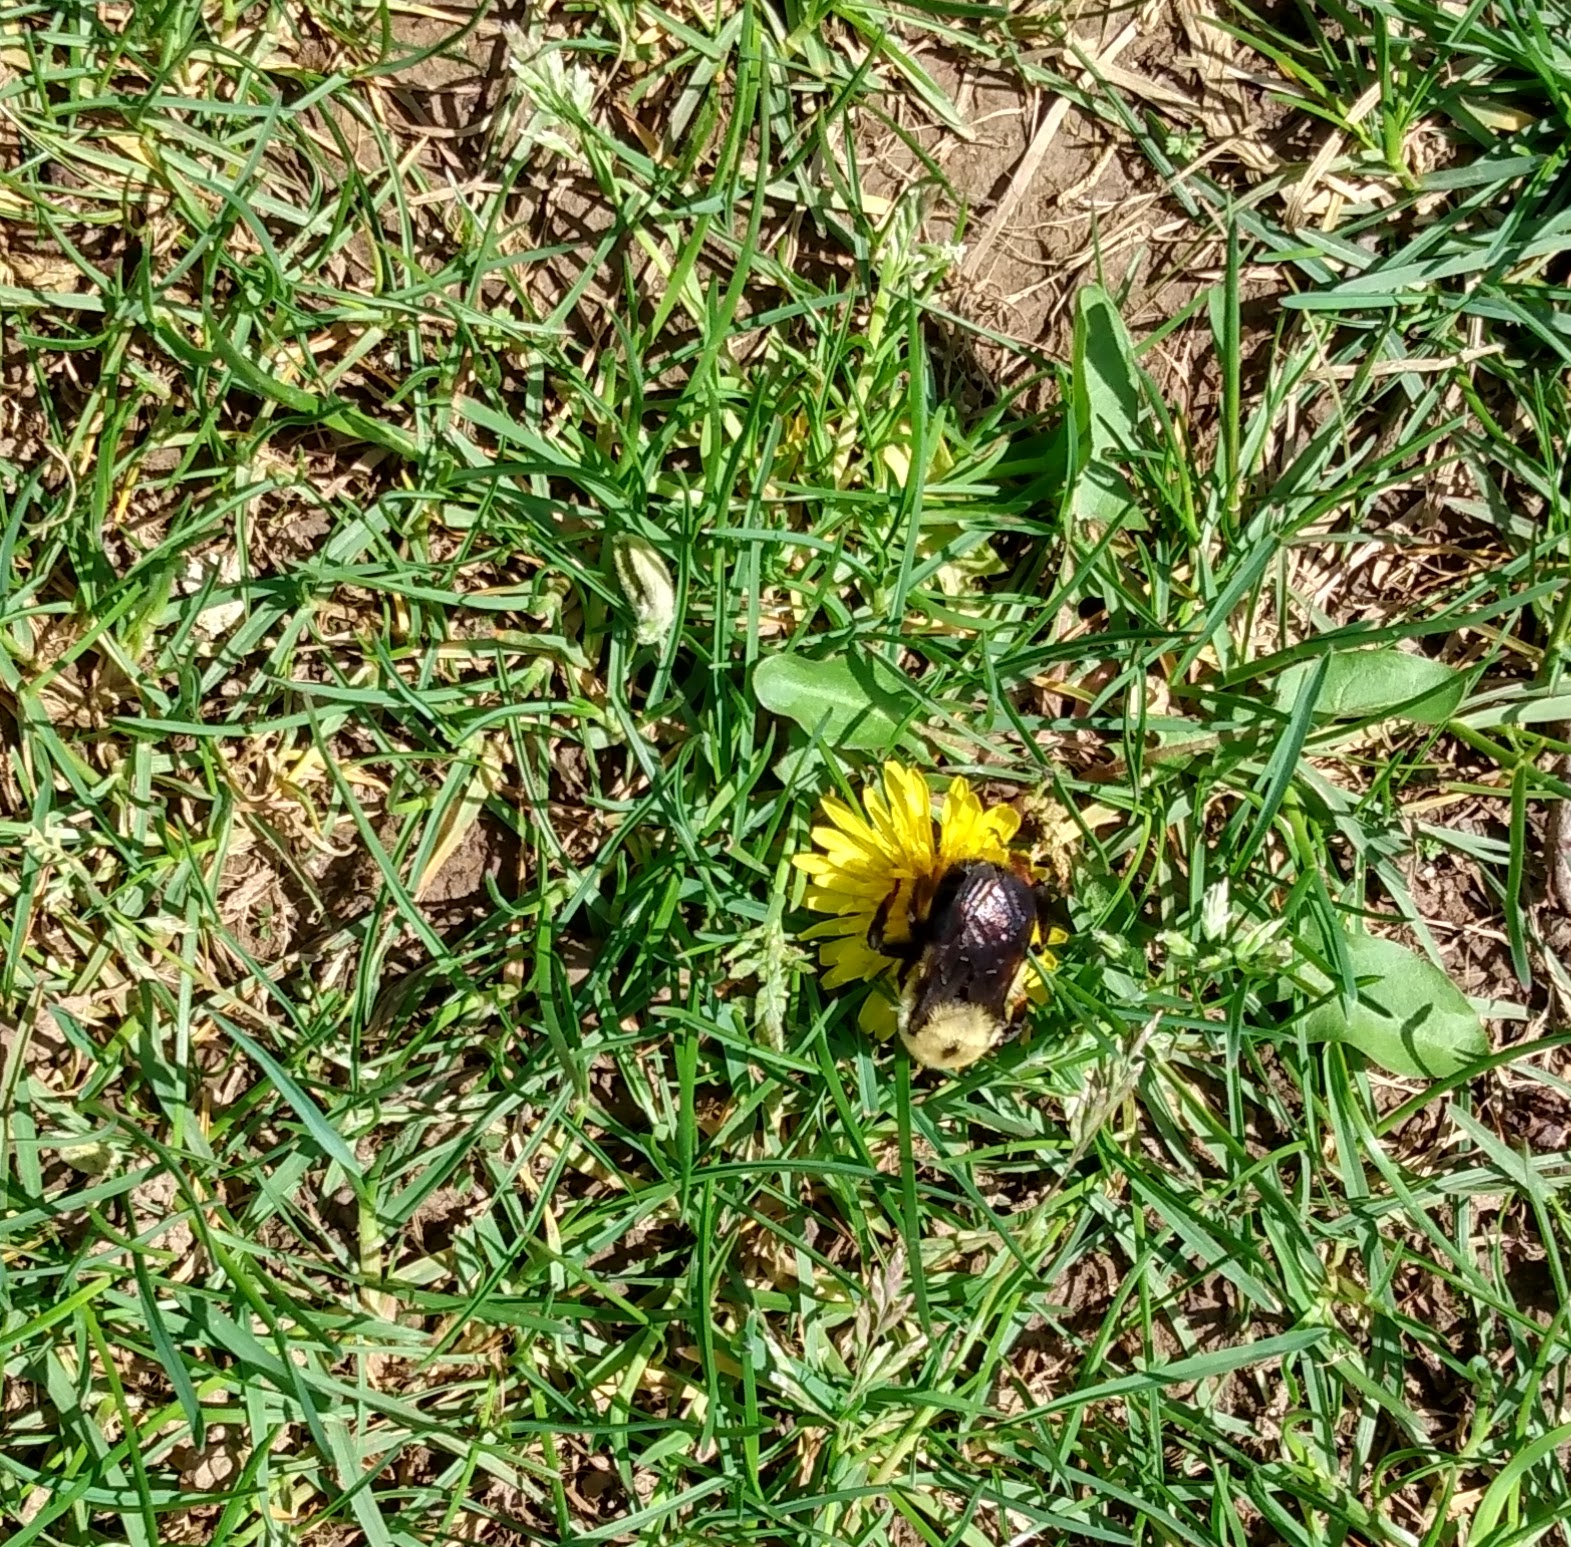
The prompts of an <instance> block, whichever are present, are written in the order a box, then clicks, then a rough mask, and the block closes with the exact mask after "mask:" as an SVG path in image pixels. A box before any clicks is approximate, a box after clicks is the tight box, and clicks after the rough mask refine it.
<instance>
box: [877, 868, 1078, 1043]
mask: <svg viewBox="0 0 1571 1547" xmlns="http://www.w3.org/2000/svg"><path fill="white" fill-rule="evenodd" d="M900 901H901V894H900V893H899V892H896V893H895V894H893V895H892V896H890V897H888V898H886V899H885V900H884V902H883V904H882V906H881V907H880V908H879V910H878V912H877V913H876V914H875V915H874V917H873V922H872V926H871V928H869V930H868V932H867V943H868V944H869V945H870V946H871V947H872V948H873V950H875V951H878V952H879V953H880V954H882V955H885V956H893V957H894V958H895V959H896V960H897V961H900V962H902V963H904V970H903V973H902V979H901V992H900V1019H899V1030H900V1040H901V1041H902V1042H903V1043H904V1044H905V1047H906V1051H907V1052H908V1053H910V1055H911V1056H912V1058H914V1059H915V1060H916V1061H917V1062H918V1063H919V1064H926V1065H927V1066H928V1067H930V1068H934V1069H963V1068H965V1067H966V1065H967V1064H972V1063H975V1062H976V1060H977V1059H979V1058H981V1057H982V1056H983V1054H985V1053H987V1052H989V1051H990V1050H991V1049H992V1048H993V1047H995V1046H996V1045H997V1044H998V1043H999V1042H1001V1041H1002V1040H1003V1039H1004V1038H1005V1037H1006V1036H1007V1035H1008V1033H1009V1019H1010V1010H1011V1005H1010V1000H1011V998H1012V997H1013V995H1014V991H1015V986H1016V984H1017V982H1018V980H1019V977H1020V969H1021V968H1022V967H1024V966H1025V963H1026V956H1027V953H1028V952H1029V951H1030V949H1031V942H1032V939H1033V937H1034V935H1035V933H1036V929H1037V926H1038V924H1040V925H1041V926H1042V929H1043V933H1044V934H1045V933H1046V930H1047V926H1048V920H1049V916H1050V909H1051V908H1052V906H1053V905H1052V903H1051V902H1050V901H1049V899H1048V897H1047V894H1046V893H1045V891H1044V890H1043V889H1042V888H1040V887H1033V886H1032V885H1031V884H1030V883H1029V882H1027V881H1025V880H1023V879H1022V878H1021V877H1020V876H1018V875H1016V874H1015V873H1014V871H1012V870H1007V869H1005V868H1004V867H1003V866H1002V865H995V864H992V863H991V862H990V861H988V860H967V861H965V862H964V863H962V864H959V865H953V866H951V867H950V868H949V869H948V870H947V871H945V872H944V874H943V876H942V878H941V879H940V880H939V882H938V885H937V887H936V888H935V890H934V892H933V898H932V903H931V905H930V906H929V907H927V908H926V909H925V910H923V909H920V907H919V906H918V905H919V903H920V898H917V897H910V896H908V897H906V898H905V899H904V911H905V914H906V917H905V921H904V922H905V925H906V931H905V938H904V939H890V938H889V925H890V918H889V915H890V913H891V911H893V910H894V908H895V905H896V904H897V902H900Z"/></svg>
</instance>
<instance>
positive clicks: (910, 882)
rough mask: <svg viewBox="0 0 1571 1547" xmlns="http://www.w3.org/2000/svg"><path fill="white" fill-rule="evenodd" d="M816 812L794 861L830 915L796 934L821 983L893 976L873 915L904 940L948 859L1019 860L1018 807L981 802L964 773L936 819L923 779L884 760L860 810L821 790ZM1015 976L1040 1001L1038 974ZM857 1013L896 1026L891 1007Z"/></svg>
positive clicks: (886, 1003)
mask: <svg viewBox="0 0 1571 1547" xmlns="http://www.w3.org/2000/svg"><path fill="white" fill-rule="evenodd" d="M823 814H824V817H825V819H826V820H825V821H824V823H823V824H822V825H820V826H817V827H815V828H814V829H813V844H814V847H813V849H812V850H811V851H810V852H808V853H805V854H798V855H797V856H796V857H795V859H794V861H793V863H794V864H795V865H796V866H797V868H798V869H799V870H802V871H804V872H805V873H806V874H807V876H808V877H809V878H810V882H811V884H810V885H809V887H808V893H807V906H808V907H809V908H811V909H812V910H813V911H814V912H815V913H824V914H828V915H830V916H829V917H828V918H825V919H824V920H822V921H821V922H820V923H817V924H813V925H811V926H810V927H809V928H807V929H806V930H804V931H803V937H804V938H806V939H810V940H817V941H819V942H820V945H819V960H820V962H821V963H822V966H823V972H824V978H823V981H824V986H825V988H840V987H842V986H844V985H845V984H847V983H855V982H877V981H878V980H881V979H883V980H891V979H893V978H894V976H895V975H896V973H897V971H898V969H899V968H900V966H901V959H900V958H899V957H897V956H893V955H890V954H887V953H886V952H884V951H880V950H878V949H876V948H875V947H874V946H873V944H872V943H871V940H870V938H869V936H870V935H871V934H874V933H876V931H875V928H874V926H875V921H877V922H878V923H879V924H881V925H882V927H883V941H884V943H885V944H889V945H893V946H896V947H898V946H899V945H901V944H903V943H905V942H906V941H908V940H909V938H910V937H909V933H908V931H909V929H910V927H911V923H910V921H911V920H913V919H923V918H925V917H926V916H927V910H928V909H929V908H930V907H931V905H932V902H933V898H934V896H935V894H936V892H937V890H938V886H939V883H940V882H941V881H942V879H943V877H944V875H945V874H946V873H947V872H948V871H950V870H952V869H953V868H954V867H955V866H956V865H960V864H964V863H965V862H966V861H975V860H984V861H987V862H989V863H991V864H994V865H999V866H1002V867H1004V868H1014V869H1018V868H1020V867H1021V866H1023V865H1024V861H1023V859H1022V858H1021V857H1020V856H1018V855H1016V854H1015V853H1014V852H1013V851H1011V849H1010V842H1011V840H1012V839H1013V838H1014V836H1015V834H1016V832H1017V831H1018V829H1019V826H1020V815H1019V813H1018V812H1017V811H1015V810H1014V809H1013V808H1012V807H1010V806H992V807H984V806H983V804H982V802H981V800H980V799H979V798H978V796H977V794H976V792H975V791H974V790H973V789H972V788H971V785H970V784H969V782H968V781H966V780H965V779H962V778H956V779H953V780H951V782H950V785H949V789H948V790H947V792H946V793H945V795H944V798H943V801H942V803H941V805H940V808H939V812H938V817H937V820H936V821H935V820H934V816H933V797H932V795H931V793H930V792H929V790H928V787H927V781H926V780H925V779H924V778H923V777H922V776H921V775H920V774H919V773H917V772H915V770H913V769H910V768H906V767H904V766H902V765H901V764H899V763H893V762H891V763H886V764H885V765H884V769H883V777H882V780H881V781H877V782H874V783H871V784H869V785H868V786H867V787H866V789H865V790H864V791H863V795H862V804H861V809H860V810H858V809H857V808H856V807H855V806H852V805H848V804H847V803H846V802H845V801H842V800H838V799H836V798H835V797H833V796H829V797H826V798H825V800H824V802H823ZM1025 868H1029V867H1025ZM1062 938H1064V937H1063V935H1062V933H1061V932H1059V931H1056V930H1055V931H1051V932H1050V937H1049V939H1048V940H1047V941H1045V942H1044V940H1043V937H1042V933H1041V931H1040V930H1038V931H1037V933H1036V936H1035V939H1034V942H1033V943H1034V944H1035V945H1036V946H1038V947H1040V946H1042V945H1043V944H1045V943H1056V942H1057V941H1058V940H1061V939H1062ZM1038 957H1039V960H1040V961H1041V962H1042V963H1043V965H1045V966H1047V967H1051V966H1053V965H1055V961H1054V958H1053V957H1052V955H1051V954H1050V953H1048V952H1045V951H1039V952H1038ZM1023 976H1024V980H1025V981H1024V982H1023V984H1022V985H1021V987H1020V989H1019V992H1023V993H1025V994H1027V995H1029V996H1030V997H1033V998H1038V997H1041V995H1042V994H1043V993H1044V992H1045V985H1044V984H1043V983H1042V982H1041V981H1040V977H1039V974H1037V973H1035V972H1032V971H1029V970H1027V971H1026V972H1025V973H1024V975H1023ZM869 1012H871V1013H869ZM861 1019H862V1023H863V1025H864V1027H865V1028H866V1029H868V1030H871V1031H873V1032H874V1033H875V1034H880V1035H884V1034H887V1033H888V1031H892V1030H893V1029H894V1023H895V1017H894V1009H893V1005H892V1004H891V1002H890V1000H889V999H888V998H886V997H883V996H881V995H877V994H875V995H873V996H870V997H869V1000H868V1002H867V1004H866V1005H865V1006H864V1011H863V1015H862V1017H861Z"/></svg>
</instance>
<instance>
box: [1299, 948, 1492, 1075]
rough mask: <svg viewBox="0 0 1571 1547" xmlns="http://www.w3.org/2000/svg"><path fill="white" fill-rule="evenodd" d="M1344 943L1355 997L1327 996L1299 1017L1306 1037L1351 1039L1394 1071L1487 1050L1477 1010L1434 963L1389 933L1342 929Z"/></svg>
mask: <svg viewBox="0 0 1571 1547" xmlns="http://www.w3.org/2000/svg"><path fill="white" fill-rule="evenodd" d="M1346 944H1347V954H1348V957H1349V959H1350V960H1351V962H1352V965H1353V972H1354V975H1355V976H1356V977H1357V979H1358V1000H1357V1002H1356V1003H1355V1004H1353V1005H1351V1006H1348V1005H1346V1004H1344V1002H1343V1001H1342V999H1341V998H1340V997H1335V998H1332V999H1330V1000H1328V1001H1327V1002H1326V1003H1325V1004H1323V1005H1321V1006H1320V1007H1319V1008H1318V1009H1316V1010H1312V1011H1311V1012H1310V1013H1309V1015H1308V1017H1307V1018H1306V1019H1305V1022H1304V1032H1305V1035H1306V1036H1308V1037H1309V1038H1310V1040H1311V1041H1316V1042H1347V1043H1351V1044H1352V1046H1354V1047H1356V1048H1357V1049H1358V1050H1359V1052H1361V1053H1364V1054H1366V1055H1367V1056H1368V1057H1370V1058H1372V1059H1374V1061H1375V1062H1376V1063H1378V1064H1380V1065H1382V1066H1383V1067H1385V1068H1387V1069H1389V1070H1391V1071H1392V1072H1393V1073H1394V1074H1408V1075H1416V1076H1418V1077H1420V1078H1425V1079H1442V1078H1444V1077H1445V1076H1446V1075H1448V1074H1453V1073H1455V1072H1456V1070H1458V1069H1460V1068H1461V1067H1462V1066H1463V1065H1464V1064H1468V1063H1471V1062H1472V1061H1473V1060H1474V1059H1476V1058H1482V1057H1483V1056H1484V1055H1485V1054H1486V1053H1488V1051H1489V1040H1488V1038H1487V1037H1486V1036H1485V1035H1484V1028H1483V1027H1482V1026H1481V1025H1480V1024H1479V1020H1478V1016H1477V1015H1476V1014H1475V1013H1474V1011H1473V1008H1472V1006H1471V1005H1469V1004H1468V1002H1467V1000H1466V999H1465V998H1463V996H1462V992H1461V990H1460V989H1458V988H1457V986H1456V984H1454V983H1453V982H1452V981H1451V979H1450V978H1448V977H1447V976H1446V975H1445V973H1443V972H1441V971H1440V969H1439V968H1438V967H1436V966H1434V965H1433V964H1432V963H1431V962H1429V961H1426V960H1425V959H1424V958H1423V957H1422V956H1419V955H1416V954H1415V953H1414V952H1412V951H1410V950H1408V949H1407V947H1406V946H1404V945H1398V944H1397V942H1396V941H1395V940H1384V939H1381V938H1379V937H1378V936H1375V935H1348V936H1347V937H1346ZM1313 976H1314V977H1316V978H1317V979H1318V978H1319V977H1320V974H1319V973H1315V974H1313ZM1325 986H1326V988H1327V989H1328V990H1329V989H1330V987H1331V984H1330V982H1329V980H1327V981H1326V985H1325Z"/></svg>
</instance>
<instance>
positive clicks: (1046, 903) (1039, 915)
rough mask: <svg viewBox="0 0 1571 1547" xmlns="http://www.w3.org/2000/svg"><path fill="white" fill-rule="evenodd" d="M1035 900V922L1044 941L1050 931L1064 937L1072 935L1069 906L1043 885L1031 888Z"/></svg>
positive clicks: (1072, 925) (1072, 926)
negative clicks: (1059, 933) (1057, 932)
mask: <svg viewBox="0 0 1571 1547" xmlns="http://www.w3.org/2000/svg"><path fill="white" fill-rule="evenodd" d="M1031 894H1032V896H1033V897H1035V898H1036V922H1037V925H1038V927H1039V928H1040V929H1041V931H1042V938H1043V939H1044V940H1045V939H1046V938H1047V936H1048V933H1049V931H1051V930H1055V929H1057V930H1061V931H1062V932H1063V933H1064V934H1065V935H1071V934H1073V933H1074V923H1073V920H1071V918H1070V917H1069V904H1068V903H1067V902H1066V901H1065V900H1064V899H1063V898H1062V897H1060V896H1059V895H1058V894H1057V893H1056V892H1053V891H1050V890H1049V889H1048V888H1047V886H1045V885H1038V886H1034V887H1032V888H1031Z"/></svg>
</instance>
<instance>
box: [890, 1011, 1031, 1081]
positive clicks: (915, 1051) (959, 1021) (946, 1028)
mask: <svg viewBox="0 0 1571 1547" xmlns="http://www.w3.org/2000/svg"><path fill="white" fill-rule="evenodd" d="M914 997H915V996H914V995H911V996H908V997H907V999H906V1000H905V1001H904V1002H903V1003H902V1004H901V1006H900V1040H901V1041H902V1042H903V1043H905V1047H906V1051H907V1052H908V1053H909V1054H910V1055H911V1056H912V1057H913V1058H914V1059H915V1060H916V1061H917V1062H918V1063H919V1064H925V1065H926V1066H927V1067H928V1068H930V1069H964V1068H965V1067H966V1065H967V1064H974V1063H975V1062H976V1061H977V1059H979V1058H981V1057H982V1056H983V1055H984V1054H986V1053H988V1052H990V1051H991V1050H992V1049H993V1048H994V1047H995V1046H996V1045H997V1043H998V1042H999V1041H1001V1040H1002V1038H1003V1036H1004V1034H1005V1032H1006V1031H1007V1030H1008V1027H1007V1026H1006V1025H1005V1023H1004V1020H1003V1018H1002V1017H1001V1016H1000V1015H999V1014H998V1013H997V1011H995V1010H990V1009H988V1007H987V1006H986V1005H980V1004H968V1003H966V1002H965V1001H964V1000H960V999H952V1000H949V1001H948V1002H947V1003H944V1004H937V1005H934V1006H933V1007H932V1008H931V1009H930V1010H929V1011H928V1012H927V1014H926V1016H924V1017H923V1018H922V1019H921V1020H920V1021H916V1020H914V1019H913V1018H912V1015H911V1004H912V1000H913V999H914Z"/></svg>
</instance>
